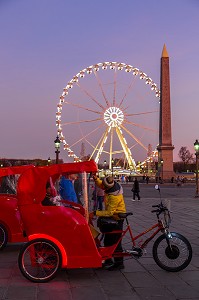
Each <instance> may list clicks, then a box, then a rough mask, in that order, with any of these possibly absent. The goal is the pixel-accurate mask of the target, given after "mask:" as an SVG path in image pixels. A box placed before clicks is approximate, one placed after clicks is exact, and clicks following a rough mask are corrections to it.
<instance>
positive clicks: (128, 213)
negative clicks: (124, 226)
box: [118, 212, 133, 219]
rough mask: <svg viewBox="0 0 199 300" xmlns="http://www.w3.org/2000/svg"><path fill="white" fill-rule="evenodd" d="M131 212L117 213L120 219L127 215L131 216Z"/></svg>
mask: <svg viewBox="0 0 199 300" xmlns="http://www.w3.org/2000/svg"><path fill="white" fill-rule="evenodd" d="M132 215H133V213H132V212H127V213H119V214H118V217H119V218H121V219H126V218H127V217H128V216H132Z"/></svg>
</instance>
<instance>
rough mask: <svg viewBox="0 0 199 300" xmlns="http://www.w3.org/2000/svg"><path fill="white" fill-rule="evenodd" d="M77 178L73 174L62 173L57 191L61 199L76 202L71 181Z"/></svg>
mask: <svg viewBox="0 0 199 300" xmlns="http://www.w3.org/2000/svg"><path fill="white" fill-rule="evenodd" d="M76 178H77V176H76V175H75V174H70V175H68V174H66V173H65V174H63V175H62V177H61V179H60V182H59V193H60V196H61V198H62V199H63V200H68V201H71V202H75V203H78V200H77V195H76V192H75V189H74V185H73V182H74V180H75V179H76Z"/></svg>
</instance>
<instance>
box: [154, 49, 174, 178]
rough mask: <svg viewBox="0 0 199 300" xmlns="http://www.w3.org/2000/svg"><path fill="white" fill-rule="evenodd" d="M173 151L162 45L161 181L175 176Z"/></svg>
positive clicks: (167, 67)
mask: <svg viewBox="0 0 199 300" xmlns="http://www.w3.org/2000/svg"><path fill="white" fill-rule="evenodd" d="M173 149H174V146H173V145H172V135H171V104H170V73H169V55H168V52H167V49H166V46H165V45H164V47H163V50H162V57H161V71H160V119H159V145H158V147H157V150H158V166H159V167H158V175H159V176H160V177H161V178H162V179H163V180H165V179H166V180H168V179H171V178H172V177H174V176H175V173H174V171H173Z"/></svg>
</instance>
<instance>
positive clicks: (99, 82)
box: [94, 71, 110, 106]
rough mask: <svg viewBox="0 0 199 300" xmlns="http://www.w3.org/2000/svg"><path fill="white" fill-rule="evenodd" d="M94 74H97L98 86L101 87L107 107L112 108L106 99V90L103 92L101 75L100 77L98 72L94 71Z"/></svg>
mask: <svg viewBox="0 0 199 300" xmlns="http://www.w3.org/2000/svg"><path fill="white" fill-rule="evenodd" d="M94 74H95V77H96V79H97V82H98V85H99V87H100V90H101V92H102V96H103V98H104V100H105V102H106V105H107V106H110V104H109V102H108V100H107V98H106V95H105V92H104V90H103V87H102V83H101V80H100V78H99V75H98V73H97V72H96V71H94Z"/></svg>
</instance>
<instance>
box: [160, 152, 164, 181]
mask: <svg viewBox="0 0 199 300" xmlns="http://www.w3.org/2000/svg"><path fill="white" fill-rule="evenodd" d="M160 163H161V170H162V183H163V164H164V160H163V158H162V159H161V161H160Z"/></svg>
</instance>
